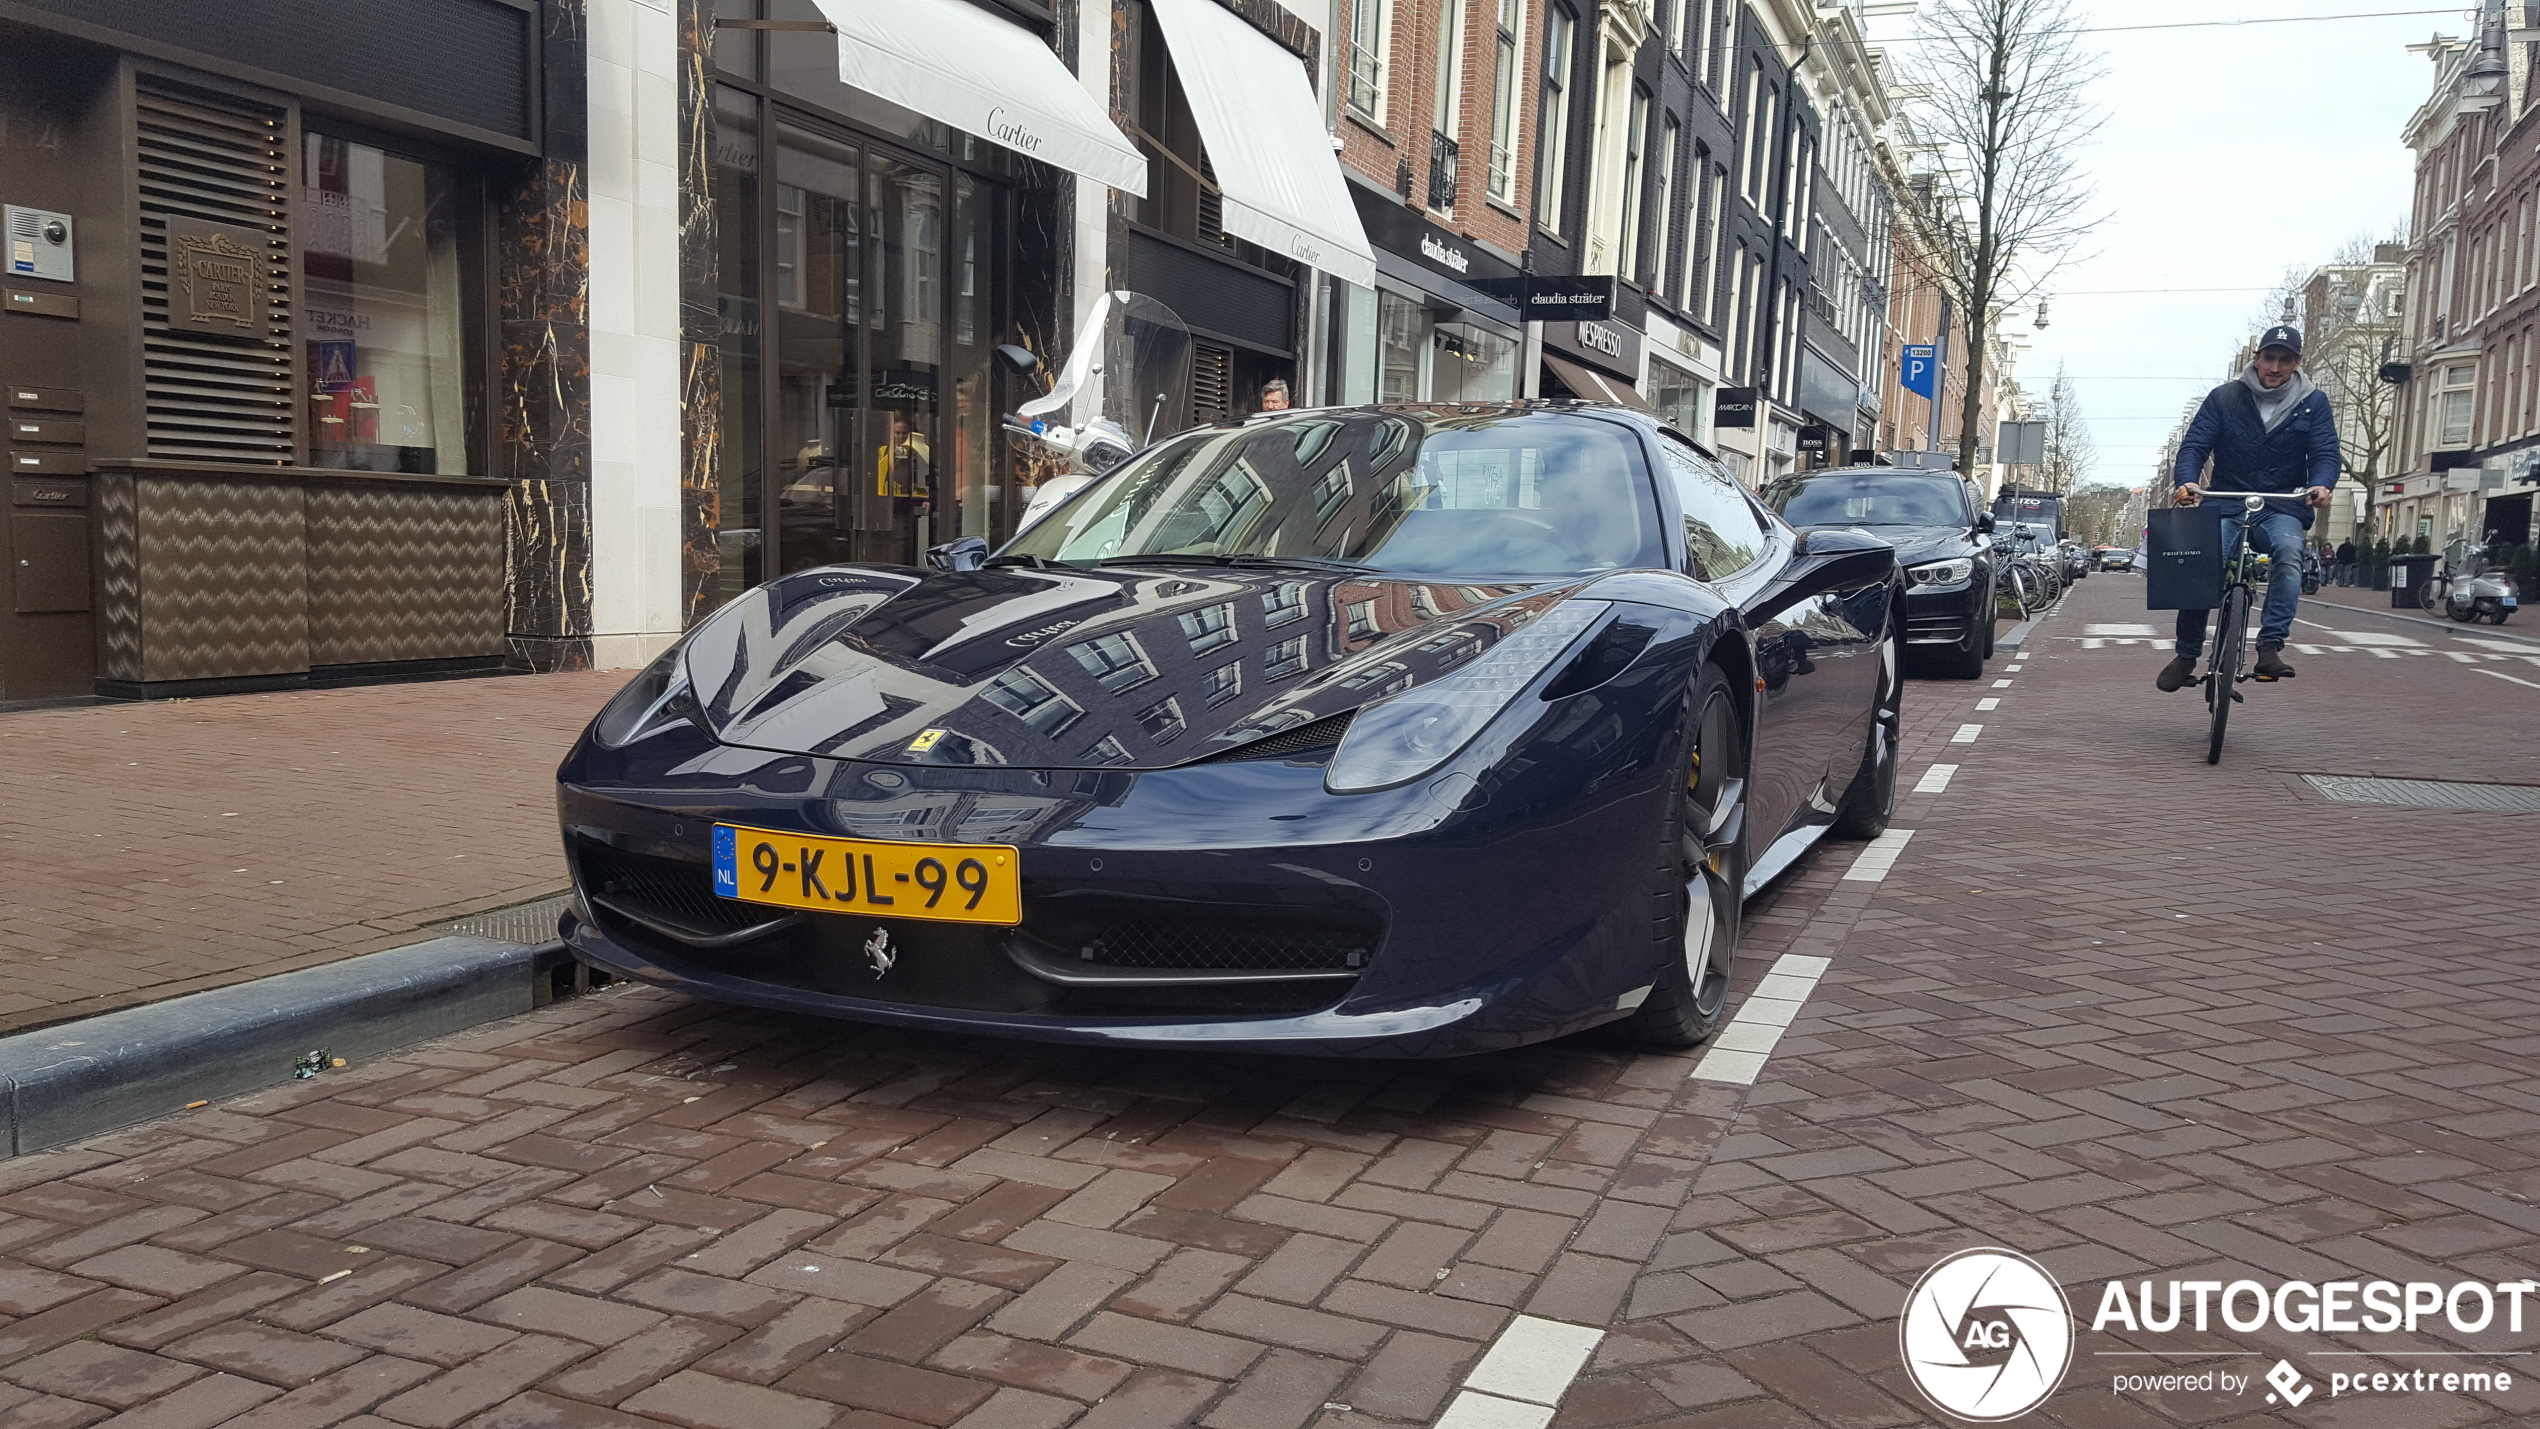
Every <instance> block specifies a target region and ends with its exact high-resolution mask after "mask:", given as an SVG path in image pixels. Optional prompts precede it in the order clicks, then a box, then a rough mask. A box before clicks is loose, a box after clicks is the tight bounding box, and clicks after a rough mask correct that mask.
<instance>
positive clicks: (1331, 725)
mask: <svg viewBox="0 0 2540 1429" xmlns="http://www.w3.org/2000/svg"><path fill="white" fill-rule="evenodd" d="M1357 717H1358V711H1356V710H1345V711H1343V712H1342V713H1340V714H1336V715H1326V716H1324V717H1323V718H1321V719H1318V720H1316V721H1314V722H1313V723H1312V724H1301V725H1298V726H1297V727H1296V728H1294V729H1283V730H1281V731H1279V732H1278V733H1277V734H1270V735H1264V736H1262V737H1261V738H1259V739H1256V740H1254V741H1253V742H1252V743H1250V744H1242V745H1237V746H1236V747H1235V748H1233V749H1229V750H1226V751H1225V752H1224V753H1221V754H1212V755H1210V756H1208V759H1206V760H1203V761H1201V762H1202V763H1208V762H1212V761H1215V760H1220V759H1276V758H1278V757H1279V756H1280V755H1283V754H1294V753H1296V752H1297V751H1298V750H1301V749H1324V748H1328V747H1330V746H1332V745H1335V744H1338V743H1340V742H1341V736H1342V735H1345V734H1347V733H1349V722H1350V721H1351V720H1353V719H1356V718H1357Z"/></svg>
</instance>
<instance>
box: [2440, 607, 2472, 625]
mask: <svg viewBox="0 0 2540 1429" xmlns="http://www.w3.org/2000/svg"><path fill="white" fill-rule="evenodd" d="M2443 613H2444V614H2445V615H2448V616H2450V617H2452V618H2453V619H2454V620H2456V621H2459V622H2460V623H2461V624H2463V625H2476V624H2477V623H2478V607H2477V606H2475V605H2470V606H2452V605H2448V604H2447V605H2446V607H2445V609H2444V611H2443Z"/></svg>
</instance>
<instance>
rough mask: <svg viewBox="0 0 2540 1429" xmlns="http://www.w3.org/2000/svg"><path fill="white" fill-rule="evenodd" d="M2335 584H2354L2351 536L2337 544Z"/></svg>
mask: <svg viewBox="0 0 2540 1429" xmlns="http://www.w3.org/2000/svg"><path fill="white" fill-rule="evenodd" d="M2337 583H2338V584H2339V585H2353V584H2354V583H2355V538H2354V537H2352V536H2349V537H2347V538H2346V539H2345V540H2343V541H2340V542H2338V543H2337Z"/></svg>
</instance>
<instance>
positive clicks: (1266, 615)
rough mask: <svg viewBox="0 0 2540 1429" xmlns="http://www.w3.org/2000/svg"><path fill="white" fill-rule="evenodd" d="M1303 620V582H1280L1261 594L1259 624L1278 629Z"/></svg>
mask: <svg viewBox="0 0 2540 1429" xmlns="http://www.w3.org/2000/svg"><path fill="white" fill-rule="evenodd" d="M1304 618H1305V582H1303V581H1282V582H1280V583H1279V584H1277V585H1275V586H1272V587H1271V588H1270V589H1268V590H1265V591H1263V592H1262V593H1261V623H1262V624H1263V625H1265V626H1270V627H1273V628H1275V627H1278V626H1281V625H1285V624H1287V623H1288V622H1289V621H1291V620H1303V619H1304ZM1300 653H1301V652H1300Z"/></svg>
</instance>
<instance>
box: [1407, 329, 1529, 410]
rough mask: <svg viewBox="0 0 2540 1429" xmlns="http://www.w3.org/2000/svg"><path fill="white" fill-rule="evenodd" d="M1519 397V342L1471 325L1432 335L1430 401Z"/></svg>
mask: <svg viewBox="0 0 2540 1429" xmlns="http://www.w3.org/2000/svg"><path fill="white" fill-rule="evenodd" d="M1516 396H1517V343H1516V340H1515V339H1513V338H1507V337H1502V336H1500V335H1499V334H1498V333H1495V332H1492V331H1490V330H1489V329H1487V328H1482V327H1476V326H1475V325H1473V324H1471V323H1439V324H1438V325H1437V326H1436V328H1435V329H1434V330H1433V331H1432V332H1431V333H1430V336H1429V390H1428V392H1427V393H1426V395H1424V396H1423V397H1422V399H1421V400H1423V401H1428V402H1507V401H1512V400H1514V399H1515V398H1516Z"/></svg>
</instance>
